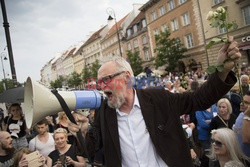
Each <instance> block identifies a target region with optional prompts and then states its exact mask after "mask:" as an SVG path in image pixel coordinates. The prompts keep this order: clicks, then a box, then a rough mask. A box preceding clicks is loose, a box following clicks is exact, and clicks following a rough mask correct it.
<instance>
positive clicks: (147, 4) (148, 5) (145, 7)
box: [139, 0, 160, 12]
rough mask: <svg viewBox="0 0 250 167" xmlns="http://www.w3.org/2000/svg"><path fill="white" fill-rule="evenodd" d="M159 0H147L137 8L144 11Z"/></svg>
mask: <svg viewBox="0 0 250 167" xmlns="http://www.w3.org/2000/svg"><path fill="white" fill-rule="evenodd" d="M159 1H160V0H149V1H148V2H147V3H145V4H144V5H143V6H142V7H141V8H140V9H139V10H140V11H144V12H145V11H146V10H147V9H148V8H150V7H152V6H153V5H154V4H156V3H157V2H159Z"/></svg>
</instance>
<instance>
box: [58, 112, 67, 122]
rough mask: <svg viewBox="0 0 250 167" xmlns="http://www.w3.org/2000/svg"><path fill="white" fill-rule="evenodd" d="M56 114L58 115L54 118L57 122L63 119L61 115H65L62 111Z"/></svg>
mask: <svg viewBox="0 0 250 167" xmlns="http://www.w3.org/2000/svg"><path fill="white" fill-rule="evenodd" d="M57 115H58V117H57V119H56V122H57V123H59V122H60V121H61V120H62V119H63V116H64V115H66V114H65V112H64V111H61V112H59V113H58V114H57ZM67 120H68V117H67Z"/></svg>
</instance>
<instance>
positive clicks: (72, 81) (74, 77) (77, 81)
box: [67, 71, 82, 88]
mask: <svg viewBox="0 0 250 167" xmlns="http://www.w3.org/2000/svg"><path fill="white" fill-rule="evenodd" d="M67 83H68V86H69V87H70V88H75V87H77V86H79V85H81V83H82V79H81V74H78V73H77V72H75V71H74V72H73V73H71V75H70V76H69V78H68V80H67Z"/></svg>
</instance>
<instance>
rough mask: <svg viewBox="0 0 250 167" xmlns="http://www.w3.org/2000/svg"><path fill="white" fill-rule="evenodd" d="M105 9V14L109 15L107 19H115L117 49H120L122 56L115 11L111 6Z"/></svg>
mask: <svg viewBox="0 0 250 167" xmlns="http://www.w3.org/2000/svg"><path fill="white" fill-rule="evenodd" d="M106 11H107V14H108V15H109V17H108V20H113V19H115V27H116V34H117V38H118V45H119V51H120V56H121V57H122V49H121V40H120V36H119V31H118V27H117V22H116V16H115V11H114V9H112V8H107V10H106ZM112 15H113V17H112Z"/></svg>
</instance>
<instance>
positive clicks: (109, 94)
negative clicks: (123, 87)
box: [104, 90, 113, 98]
mask: <svg viewBox="0 0 250 167" xmlns="http://www.w3.org/2000/svg"><path fill="white" fill-rule="evenodd" d="M104 93H105V95H106V96H107V97H108V98H111V97H112V94H113V93H112V91H111V90H105V91H104Z"/></svg>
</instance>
